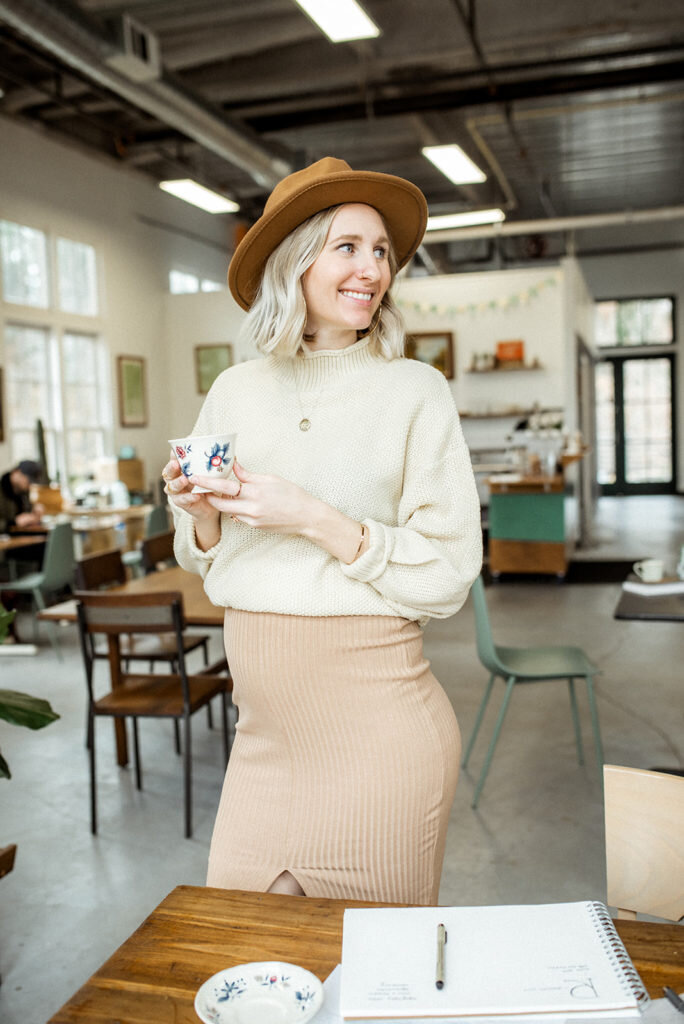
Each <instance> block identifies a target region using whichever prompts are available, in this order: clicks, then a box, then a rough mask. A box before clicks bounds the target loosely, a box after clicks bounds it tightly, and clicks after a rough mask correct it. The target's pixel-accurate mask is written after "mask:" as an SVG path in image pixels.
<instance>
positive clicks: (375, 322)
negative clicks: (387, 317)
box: [368, 305, 382, 334]
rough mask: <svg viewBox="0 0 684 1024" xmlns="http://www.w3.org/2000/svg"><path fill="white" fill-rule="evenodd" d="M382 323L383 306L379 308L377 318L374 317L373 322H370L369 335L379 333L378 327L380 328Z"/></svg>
mask: <svg viewBox="0 0 684 1024" xmlns="http://www.w3.org/2000/svg"><path fill="white" fill-rule="evenodd" d="M381 321H382V305H380V306H378V308H377V311H376V313H375V316H374V317H373V319H372V320H371V322H370V324H369V326H368V334H373V333H374V332H375V331H377V329H378V327H379V326H380V323H381Z"/></svg>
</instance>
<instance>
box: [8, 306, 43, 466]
mask: <svg viewBox="0 0 684 1024" xmlns="http://www.w3.org/2000/svg"><path fill="white" fill-rule="evenodd" d="M48 340H49V339H48V331H47V329H45V328H41V327H20V326H19V325H17V324H7V326H6V327H5V359H6V363H7V393H6V400H7V422H8V423H9V424H10V426H11V429H12V431H14V430H17V431H19V430H21V429H22V428H33V427H34V426H35V422H36V419H38V418H40V419H42V420H43V423H44V424H46V425H49V426H51V425H52V419H53V417H52V414H51V406H50V396H49V388H48ZM34 447H35V440H34Z"/></svg>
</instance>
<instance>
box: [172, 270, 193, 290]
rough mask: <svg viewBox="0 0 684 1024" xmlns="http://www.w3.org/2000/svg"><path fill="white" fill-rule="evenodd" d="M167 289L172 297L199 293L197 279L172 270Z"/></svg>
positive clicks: (180, 271)
mask: <svg viewBox="0 0 684 1024" xmlns="http://www.w3.org/2000/svg"><path fill="white" fill-rule="evenodd" d="M169 288H170V290H171V294H172V295H185V294H187V293H189V292H198V291H199V278H197V277H195V275H194V274H186V273H184V272H183V271H182V270H172V271H171V273H170V274H169Z"/></svg>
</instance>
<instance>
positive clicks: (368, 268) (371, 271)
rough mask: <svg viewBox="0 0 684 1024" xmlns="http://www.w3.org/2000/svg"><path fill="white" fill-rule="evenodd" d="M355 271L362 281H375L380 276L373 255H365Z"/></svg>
mask: <svg viewBox="0 0 684 1024" xmlns="http://www.w3.org/2000/svg"><path fill="white" fill-rule="evenodd" d="M356 273H357V274H358V276H359V277H361V278H363V280H364V281H377V280H378V278H379V277H380V269H379V267H378V261H377V259H376V258H375V256H371V257H366V258H364V259H363V260H362V261H361V264H360V266H359V267H358V269H357V271H356Z"/></svg>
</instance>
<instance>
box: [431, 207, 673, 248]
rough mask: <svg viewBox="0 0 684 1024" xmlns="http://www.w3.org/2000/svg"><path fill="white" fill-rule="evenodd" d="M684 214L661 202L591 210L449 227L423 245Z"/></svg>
mask: <svg viewBox="0 0 684 1024" xmlns="http://www.w3.org/2000/svg"><path fill="white" fill-rule="evenodd" d="M679 217H684V206H660V207H655V208H654V209H651V210H624V211H622V212H621V213H588V214H584V215H582V216H577V217H549V218H548V219H547V220H518V221H510V222H506V221H501V222H500V223H499V224H481V225H480V226H479V227H471V228H445V229H444V230H443V231H428V232H427V234H426V235H425V237H424V238H423V242H422V244H423V245H436V244H437V243H438V242H464V241H468V240H469V239H472V238H500V237H502V236H504V235H548V234H551V233H552V232H556V231H582V230H588V229H589V228H606V227H611V226H615V225H617V226H619V227H622V226H629V225H630V224H648V223H650V222H652V221H657V220H676V219H677V218H679Z"/></svg>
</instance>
